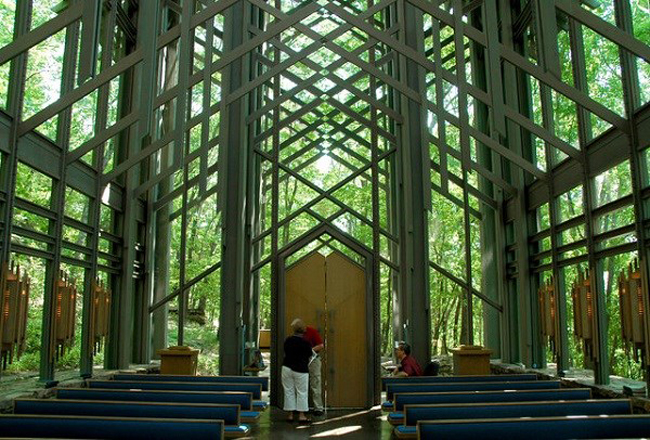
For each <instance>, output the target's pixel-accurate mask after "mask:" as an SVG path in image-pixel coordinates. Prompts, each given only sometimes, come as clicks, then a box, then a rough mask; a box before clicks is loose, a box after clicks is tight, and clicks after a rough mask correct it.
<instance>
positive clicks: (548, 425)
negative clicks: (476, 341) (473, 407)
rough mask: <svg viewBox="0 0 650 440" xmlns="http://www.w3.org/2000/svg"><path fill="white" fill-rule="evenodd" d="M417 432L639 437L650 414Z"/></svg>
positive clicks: (493, 439)
mask: <svg viewBox="0 0 650 440" xmlns="http://www.w3.org/2000/svg"><path fill="white" fill-rule="evenodd" d="M417 430H418V437H417V438H418V439H420V440H429V439H431V440H439V439H443V438H445V439H446V438H449V439H454V440H476V439H477V438H480V439H481V440H503V439H508V440H530V439H531V438H535V437H537V438H540V437H543V438H548V439H553V440H565V439H603V438H618V439H621V438H638V437H647V436H648V434H649V433H650V415H646V414H644V415H615V416H607V417H603V416H584V417H541V418H533V419H518V418H517V419H511V418H510V419H478V420H437V421H421V422H418V425H417Z"/></svg>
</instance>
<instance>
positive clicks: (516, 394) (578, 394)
mask: <svg viewBox="0 0 650 440" xmlns="http://www.w3.org/2000/svg"><path fill="white" fill-rule="evenodd" d="M590 398H591V390H590V389H589V388H571V389H560V390H504V391H474V392H472V391H462V392H456V393H404V394H399V393H398V394H395V395H394V398H393V401H394V411H402V410H403V409H404V405H409V404H410V405H417V404H439V403H481V402H525V401H540V400H585V399H590Z"/></svg>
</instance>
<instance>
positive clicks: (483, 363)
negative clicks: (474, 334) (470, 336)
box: [452, 345, 492, 376]
mask: <svg viewBox="0 0 650 440" xmlns="http://www.w3.org/2000/svg"><path fill="white" fill-rule="evenodd" d="M452 352H453V353H454V374H455V375H457V376H473V375H487V374H490V355H491V354H492V350H487V349H484V348H483V347H481V346H480V345H461V346H460V348H454V349H453V350H452Z"/></svg>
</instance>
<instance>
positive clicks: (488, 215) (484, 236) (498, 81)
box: [470, 0, 508, 358]
mask: <svg viewBox="0 0 650 440" xmlns="http://www.w3.org/2000/svg"><path fill="white" fill-rule="evenodd" d="M484 9H485V20H483V17H482V14H481V10H480V9H478V10H475V11H474V12H473V13H472V15H471V24H472V25H473V26H474V27H476V28H477V29H483V30H485V32H487V33H490V31H489V29H490V28H492V29H494V28H495V26H496V28H497V29H498V23H496V22H492V20H494V21H496V13H497V11H496V1H495V0H491V1H488V2H487V3H486V4H485V7H484ZM483 21H485V22H486V23H485V26H484V23H483ZM488 21H490V23H489V24H488V23H487V22H488ZM494 38H496V39H497V41H498V34H495V35H494ZM488 56H489V57H490V60H489V64H488V62H487V60H486V59H485V53H484V50H483V46H481V45H480V44H478V43H473V44H472V46H471V53H470V57H471V63H472V67H473V68H472V75H473V79H474V82H473V83H474V84H475V85H476V86H478V87H479V88H481V89H482V90H488V68H489V69H490V70H492V69H493V67H492V66H493V65H494V64H495V61H496V64H497V66H498V65H499V63H498V61H499V59H498V58H499V55H498V53H497V54H496V55H493V54H492V53H490V54H489V55H488ZM493 56H495V57H496V60H493V59H492V57H493ZM488 66H490V67H488ZM499 69H500V67H499ZM490 79H492V86H491V87H490V89H491V90H492V94H493V95H494V93H495V91H494V87H498V89H499V90H500V91H501V96H503V82H502V77H501V75H495V74H493V75H490ZM500 102H501V106H502V107H503V100H501V101H500ZM475 105H476V115H475V116H476V118H477V121H478V128H479V130H481V131H482V132H483V133H486V134H488V135H489V134H490V120H489V109H488V107H487V105H485V104H483V103H479V102H476V103H475ZM501 113H503V110H502V111H501ZM503 124H504V126H505V118H504V119H503ZM503 131H505V127H504V129H503ZM478 162H479V163H480V164H481V165H482V166H483V167H484V168H485V169H487V170H489V171H492V172H495V168H498V169H497V175H500V173H501V170H500V167H499V166H498V165H499V164H498V162H497V163H496V164H495V162H494V156H493V153H492V150H490V148H489V147H487V146H486V145H482V144H479V148H478ZM495 165H496V166H495ZM479 189H480V190H481V192H482V193H484V194H486V195H488V196H490V197H492V198H494V199H495V200H497V201H499V202H501V201H502V198H503V194H502V191H501V190H500V189H498V188H497V189H495V187H494V185H493V184H492V182H490V181H489V180H488V179H486V178H485V177H479ZM481 214H482V221H481V253H482V261H481V262H482V264H481V270H482V272H483V277H482V283H481V284H482V285H481V290H482V292H483V294H484V295H486V296H488V297H490V298H492V299H494V300H495V301H496V302H499V303H502V304H503V303H504V300H505V294H504V283H505V277H504V268H505V259H504V258H503V256H504V254H505V249H504V246H503V241H502V237H503V234H502V233H500V232H499V228H500V227H501V228H502V226H500V222H499V219H498V216H497V215H496V213H495V211H494V210H492V209H489V207H486V206H485V204H483V203H482V204H481ZM483 316H484V328H485V331H484V334H485V345H486V347H488V348H490V349H491V350H493V355H492V356H493V357H496V358H503V350H502V335H503V336H506V335H507V334H508V332H507V331H505V332H502V321H504V320H505V319H503V317H504V315H503V311H502V312H501V313H500V312H499V311H497V310H495V309H494V308H492V307H490V306H488V307H486V308H484V309H483ZM505 346H506V344H503V347H505Z"/></svg>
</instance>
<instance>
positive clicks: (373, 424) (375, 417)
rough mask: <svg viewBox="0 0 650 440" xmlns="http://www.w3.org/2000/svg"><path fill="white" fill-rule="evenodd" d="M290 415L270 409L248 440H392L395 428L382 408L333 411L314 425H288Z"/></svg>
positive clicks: (253, 429)
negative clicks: (336, 439)
mask: <svg viewBox="0 0 650 440" xmlns="http://www.w3.org/2000/svg"><path fill="white" fill-rule="evenodd" d="M286 417H287V413H285V412H284V411H282V410H280V409H278V408H270V409H269V410H267V411H265V412H264V414H263V415H262V417H261V419H260V421H259V422H258V423H257V424H255V425H252V426H251V428H252V430H251V435H250V436H249V437H246V438H247V439H283V440H284V439H289V440H293V439H310V438H314V439H334V438H344V439H345V440H361V439H390V438H391V426H390V424H389V423H388V422H387V421H386V415H385V413H382V412H381V409H380V408H379V406H377V407H374V408H371V409H369V410H336V411H333V410H330V411H328V412H327V414H326V415H325V416H322V417H314V418H313V421H312V423H311V425H308V426H306V425H299V424H298V423H296V422H293V423H290V422H287V421H286Z"/></svg>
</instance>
